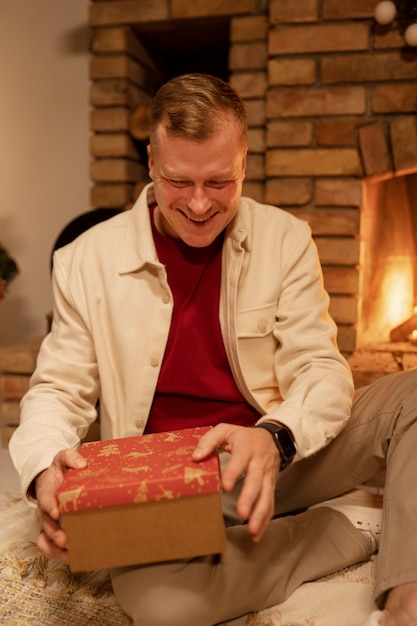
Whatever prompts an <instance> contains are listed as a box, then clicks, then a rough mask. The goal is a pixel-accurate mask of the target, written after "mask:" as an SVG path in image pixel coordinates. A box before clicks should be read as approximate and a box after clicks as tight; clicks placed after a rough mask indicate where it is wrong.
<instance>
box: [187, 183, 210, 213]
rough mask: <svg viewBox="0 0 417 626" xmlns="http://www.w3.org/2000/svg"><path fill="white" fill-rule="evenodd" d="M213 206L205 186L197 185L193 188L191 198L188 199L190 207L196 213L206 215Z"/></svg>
mask: <svg viewBox="0 0 417 626" xmlns="http://www.w3.org/2000/svg"><path fill="white" fill-rule="evenodd" d="M210 207H211V200H210V198H209V197H208V195H207V191H206V189H205V188H204V187H203V186H196V187H194V188H193V190H192V195H191V198H190V199H189V201H188V208H189V209H190V210H191V211H192V212H193V213H195V215H204V214H205V213H207V211H208V210H209V209H210Z"/></svg>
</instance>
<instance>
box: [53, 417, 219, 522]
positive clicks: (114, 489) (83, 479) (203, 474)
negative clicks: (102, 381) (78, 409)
mask: <svg viewBox="0 0 417 626" xmlns="http://www.w3.org/2000/svg"><path fill="white" fill-rule="evenodd" d="M207 430H209V429H208V428H206V427H199V428H187V429H185V430H180V431H175V432H168V433H155V434H151V435H142V436H139V437H126V438H122V439H112V440H107V441H94V442H90V443H85V444H83V445H82V446H81V448H80V453H81V454H82V455H83V456H84V458H85V459H86V460H87V466H86V467H85V468H84V469H78V470H75V469H70V470H68V472H67V473H66V475H65V478H64V481H63V483H62V485H61V487H60V488H59V490H58V503H59V507H60V511H61V512H65V513H68V512H72V511H82V510H89V509H97V508H103V507H109V506H122V505H126V504H136V503H145V502H150V501H160V500H170V499H174V498H180V497H189V496H196V495H201V494H205V493H216V492H219V491H220V470H219V461H218V456H217V454H213V455H212V456H210V457H209V458H208V459H206V460H204V461H201V462H199V463H196V462H194V461H193V460H192V453H193V451H194V449H195V448H196V446H197V443H198V440H199V439H200V437H201V436H202V435H203V434H204V433H205V432H207Z"/></svg>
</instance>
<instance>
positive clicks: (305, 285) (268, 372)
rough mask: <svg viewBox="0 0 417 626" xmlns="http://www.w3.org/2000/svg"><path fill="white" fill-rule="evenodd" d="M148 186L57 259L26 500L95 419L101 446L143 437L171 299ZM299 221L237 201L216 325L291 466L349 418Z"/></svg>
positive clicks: (17, 439)
mask: <svg viewBox="0 0 417 626" xmlns="http://www.w3.org/2000/svg"><path fill="white" fill-rule="evenodd" d="M152 199H153V189H152V184H151V185H149V186H148V187H146V188H145V190H144V191H143V192H142V194H141V196H140V197H139V199H138V200H137V202H136V204H135V206H134V207H133V208H132V209H131V210H130V211H126V212H123V213H121V214H120V215H117V216H116V217H114V218H111V219H109V220H107V221H106V222H103V223H101V224H99V225H98V226H95V227H94V228H92V229H90V230H88V231H87V232H85V233H84V234H83V235H81V236H80V237H79V238H78V239H77V240H75V241H74V242H72V243H71V244H69V245H68V246H65V247H64V248H61V249H60V250H58V251H57V252H56V253H55V255H54V272H53V290H54V302H55V304H54V319H53V326H52V331H51V333H50V334H49V335H47V337H46V338H45V340H44V341H43V344H42V347H41V350H40V353H39V357H38V363H37V368H36V371H35V373H34V374H33V376H32V379H31V387H30V389H29V391H28V392H27V394H26V396H25V397H24V398H23V400H22V404H21V425H20V426H19V428H18V429H17V431H16V432H15V434H14V435H13V437H12V439H11V442H10V452H11V456H12V458H13V461H14V463H15V465H16V468H17V469H18V471H19V473H20V474H21V479H22V489H23V492H24V493H25V492H26V490H27V487H28V485H29V484H30V482H31V481H32V479H33V478H34V477H35V476H36V475H37V474H38V473H39V472H40V471H42V470H43V469H45V468H46V467H48V466H49V465H50V463H51V461H52V459H53V457H54V456H55V454H56V453H57V452H58V451H59V450H61V449H63V448H68V447H77V446H78V445H79V441H80V438H83V437H84V436H85V434H86V432H87V429H88V426H89V425H90V424H91V422H93V421H94V420H95V419H96V408H95V407H96V405H97V399H99V402H100V424H101V435H102V438H103V439H108V438H117V437H127V436H132V435H140V434H142V433H143V431H144V428H145V425H146V421H147V417H148V414H149V410H150V406H151V403H152V399H153V395H154V391H155V387H156V383H157V379H158V374H159V370H160V367H161V363H162V359H163V356H164V350H165V345H166V341H167V337H168V332H169V328H170V320H171V313H172V308H173V299H172V294H171V291H170V288H169V285H168V283H167V276H166V272H165V269H164V267H163V265H161V263H160V262H159V261H158V258H157V255H156V251H155V246H154V242H153V238H152V232H151V225H150V219H149V211H148V208H147V207H148V202H150V201H152ZM327 308H328V296H327V294H326V292H325V291H324V288H323V281H322V274H321V269H320V265H319V261H318V255H317V251H316V247H315V244H314V243H313V240H312V238H311V233H310V229H309V227H308V225H307V224H306V223H305V222H303V221H301V220H298V219H297V218H295V217H293V216H292V215H290V214H289V213H287V212H285V211H282V210H280V209H277V208H276V207H272V206H266V205H260V204H259V203H256V202H255V201H253V200H251V199H248V198H242V199H241V202H240V206H239V211H238V215H237V216H236V218H235V219H234V220H233V222H232V223H231V224H230V225H229V227H228V228H227V234H226V237H225V242H224V248H223V258H222V284H221V296H220V323H221V329H222V333H223V339H224V344H225V348H226V353H227V356H228V359H229V362H230V366H231V369H232V372H233V375H234V378H235V381H236V383H237V385H238V387H239V389H240V391H241V392H242V394H243V395H244V396H245V398H246V399H247V400H248V402H250V403H251V404H252V405H253V406H254V407H256V408H257V409H258V410H259V412H260V413H261V414H262V416H263V417H262V418H261V420H265V419H268V420H278V421H280V422H282V423H284V424H287V425H288V426H289V427H290V428H291V430H292V432H293V433H294V436H295V441H296V447H297V456H296V460H297V459H299V458H302V457H305V456H309V455H311V454H313V453H314V452H316V451H317V450H318V449H320V448H322V447H323V446H325V445H326V444H327V443H328V442H329V441H330V440H332V439H333V438H334V437H335V436H336V434H337V433H338V432H339V431H340V430H341V429H342V427H343V425H344V424H345V422H346V421H347V419H348V417H349V415H350V407H351V396H352V391H353V385H352V378H351V373H350V370H349V367H348V365H347V363H346V362H345V360H344V359H343V357H342V356H341V355H340V353H339V351H338V349H337V347H336V339H335V338H336V326H335V324H334V322H333V321H332V320H331V318H330V317H329V314H328V311H327Z"/></svg>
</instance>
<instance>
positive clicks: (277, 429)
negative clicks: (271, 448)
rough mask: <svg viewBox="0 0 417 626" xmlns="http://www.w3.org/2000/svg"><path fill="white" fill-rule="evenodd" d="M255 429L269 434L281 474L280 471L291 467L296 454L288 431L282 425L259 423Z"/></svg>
mask: <svg viewBox="0 0 417 626" xmlns="http://www.w3.org/2000/svg"><path fill="white" fill-rule="evenodd" d="M256 428H264V429H265V430H267V431H268V432H270V433H271V435H272V438H273V440H274V443H275V445H276V447H277V450H278V452H279V456H280V458H281V465H280V467H279V470H280V472H282V470H284V469H285V468H286V467H288V466H289V465H291V462H292V460H293V458H294V456H295V453H296V448H295V444H294V440H293V437H292V434H291V431H290V429H289V428H287V427H286V426H283V425H282V424H274V423H273V422H261V423H260V424H256Z"/></svg>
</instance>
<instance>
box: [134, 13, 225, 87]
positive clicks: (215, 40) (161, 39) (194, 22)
mask: <svg viewBox="0 0 417 626" xmlns="http://www.w3.org/2000/svg"><path fill="white" fill-rule="evenodd" d="M135 30H136V33H137V35H138V37H139V39H140V42H141V43H142V45H143V46H144V47H145V48H146V50H147V52H148V54H149V55H150V57H151V58H152V60H153V61H154V63H155V64H156V65H157V66H158V69H159V71H160V72H161V75H162V77H163V81H165V80H169V79H170V78H173V77H174V76H178V75H180V74H185V73H188V72H202V73H206V74H213V75H214V76H218V77H219V78H222V79H223V80H228V79H229V65H228V61H229V47H230V18H228V17H223V16H220V17H205V18H199V19H183V20H165V21H164V22H148V23H143V24H137V25H136V26H135Z"/></svg>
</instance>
